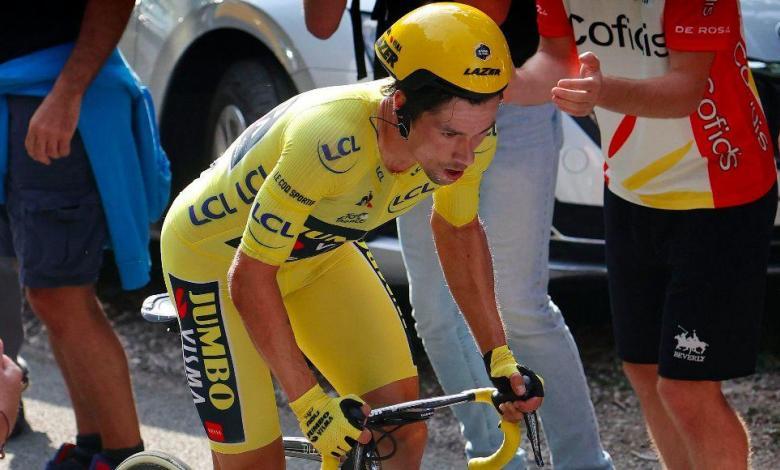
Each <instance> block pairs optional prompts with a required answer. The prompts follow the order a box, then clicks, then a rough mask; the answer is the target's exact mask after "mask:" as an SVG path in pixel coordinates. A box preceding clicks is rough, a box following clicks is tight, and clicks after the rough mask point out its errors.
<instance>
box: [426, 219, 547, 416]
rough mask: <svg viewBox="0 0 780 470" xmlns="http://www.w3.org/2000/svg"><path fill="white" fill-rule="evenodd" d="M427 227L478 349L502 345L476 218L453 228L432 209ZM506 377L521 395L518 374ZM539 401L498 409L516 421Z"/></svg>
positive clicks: (487, 259)
mask: <svg viewBox="0 0 780 470" xmlns="http://www.w3.org/2000/svg"><path fill="white" fill-rule="evenodd" d="M431 227H432V229H433V238H434V240H435V242H436V250H437V251H438V253H439V261H440V262H441V266H442V269H443V271H444V277H445V278H446V279H447V284H449V287H450V292H452V296H453V297H454V298H455V301H456V302H457V304H458V307H460V310H461V312H463V316H464V317H465V318H466V322H468V324H469V328H470V329H471V333H472V334H473V335H474V339H476V340H477V345H478V346H479V350H480V352H481V353H482V355H483V356H484V355H485V354H486V353H488V352H490V351H493V350H494V349H496V348H498V347H499V346H505V345H506V333H504V325H503V323H502V322H501V317H500V315H499V313H498V304H497V303H496V295H495V282H494V280H493V262H492V260H491V258H490V249H489V248H488V244H487V237H486V236H485V231H484V230H483V229H482V224H481V223H480V222H479V219H477V218H475V219H474V220H472V221H471V222H469V223H468V224H466V225H463V226H460V227H456V226H454V225H452V224H450V223H449V222H447V220H445V219H444V218H443V217H442V216H440V215H439V214H437V213H436V211H434V212H433V214H432V215H431ZM513 368H514V366H513ZM509 379H510V383H511V387H512V390H513V391H514V392H515V393H516V394H517V395H523V394H524V393H525V391H526V388H525V384H524V382H523V378H522V376H521V375H520V373H519V372H517V371H516V372H514V373H513V374H512V375H511V377H509ZM541 403H542V399H541V398H539V397H535V398H531V399H529V400H527V401H515V402H506V403H502V404H501V405H500V406H499V409H500V410H501V412H502V413H503V415H504V417H505V418H507V419H509V420H510V421H512V422H519V421H520V420H521V419H522V413H523V412H529V411H532V410H535V409H536V408H538V407H539V405H541Z"/></svg>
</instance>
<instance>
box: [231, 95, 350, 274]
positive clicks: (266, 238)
mask: <svg viewBox="0 0 780 470" xmlns="http://www.w3.org/2000/svg"><path fill="white" fill-rule="evenodd" d="M333 111H334V107H333V106H327V105H323V106H319V107H317V108H315V110H313V111H312V110H308V111H306V112H305V113H304V114H302V115H300V116H297V117H295V118H293V119H292V120H291V122H290V123H288V124H287V127H286V129H285V130H284V132H283V134H282V139H283V140H284V142H283V144H282V145H280V148H281V149H282V154H281V156H280V158H279V160H278V162H277V164H276V165H275V166H274V168H273V170H272V171H271V172H270V173H269V174H268V178H266V179H265V181H264V182H263V184H262V185H261V186H260V189H259V191H258V193H257V196H256V197H255V201H254V204H253V205H252V209H251V211H250V213H249V217H248V219H247V224H246V227H245V228H244V234H243V236H242V238H241V245H240V249H241V250H242V251H243V252H244V253H246V254H247V255H249V256H251V257H252V258H255V259H257V260H260V261H262V262H264V263H267V264H271V265H275V266H279V265H281V264H282V263H284V261H285V260H286V259H287V258H288V257H289V255H290V252H291V251H292V249H293V247H294V246H295V243H296V240H297V235H298V233H300V232H301V231H302V230H303V227H304V223H305V222H306V219H307V218H308V217H309V214H311V212H312V210H313V209H314V207H315V206H316V204H317V203H318V202H319V201H320V200H322V199H323V198H326V197H328V196H331V195H334V194H336V193H337V192H339V190H338V188H339V187H340V186H343V185H344V184H345V182H346V181H347V180H348V179H349V175H348V173H349V171H350V169H352V167H353V166H354V165H355V163H356V161H357V160H356V159H357V156H356V155H355V154H354V153H353V154H349V155H344V156H342V155H341V154H338V153H336V152H338V150H337V149H338V147H337V145H338V142H340V141H341V139H344V135H343V134H344V129H345V128H347V127H346V124H345V121H348V120H349V119H350V113H349V112H348V111H347V112H344V110H339V112H338V114H337V113H334V112H333ZM331 143H336V145H333V144H331Z"/></svg>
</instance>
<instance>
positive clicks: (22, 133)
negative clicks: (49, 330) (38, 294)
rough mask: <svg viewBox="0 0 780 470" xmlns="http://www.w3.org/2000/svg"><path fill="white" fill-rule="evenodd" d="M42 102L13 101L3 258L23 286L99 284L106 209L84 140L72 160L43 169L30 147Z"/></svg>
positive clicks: (0, 227) (77, 142) (77, 141)
mask: <svg viewBox="0 0 780 470" xmlns="http://www.w3.org/2000/svg"><path fill="white" fill-rule="evenodd" d="M41 100H42V99H41V98H36V97H27V96H8V110H9V133H8V137H9V138H8V175H7V178H6V195H5V196H6V206H5V207H4V208H3V209H4V210H3V211H2V212H3V213H2V214H0V252H1V253H0V254H4V255H7V256H15V257H16V258H17V261H18V265H19V279H20V281H21V283H22V285H24V286H26V287H33V288H45V287H64V286H77V285H85V284H94V283H95V282H96V281H97V278H98V274H99V273H100V267H101V265H102V263H103V250H104V248H105V247H106V245H107V243H108V230H107V227H106V221H105V216H104V214H103V206H102V204H101V200H100V194H99V193H98V190H97V185H96V184H95V178H94V176H93V175H92V168H91V167H90V163H89V159H88V158H87V154H86V151H85V150H84V144H83V142H82V141H81V137H80V135H79V133H78V131H76V134H75V135H74V137H73V140H72V141H71V154H70V155H69V156H68V157H65V158H60V159H57V160H53V161H52V163H51V164H50V165H43V164H41V163H38V162H36V161H35V160H33V159H32V158H30V156H29V154H28V153H27V151H26V150H25V147H24V139H25V137H26V135H27V128H28V125H29V122H30V118H31V117H32V115H33V113H34V112H35V110H36V109H37V108H38V105H39V104H40V103H41Z"/></svg>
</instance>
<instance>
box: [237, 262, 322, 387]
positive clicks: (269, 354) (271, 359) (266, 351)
mask: <svg viewBox="0 0 780 470" xmlns="http://www.w3.org/2000/svg"><path fill="white" fill-rule="evenodd" d="M277 271H278V267H277V266H271V265H269V264H265V263H263V262H261V261H258V260H255V259H253V258H250V257H249V256H247V255H246V254H244V253H243V252H242V251H241V250H238V252H237V253H236V258H235V259H234V260H233V265H232V266H231V269H230V272H229V274H228V279H229V285H230V296H231V299H232V300H233V304H234V305H235V306H236V308H237V309H238V312H239V314H240V316H241V319H242V320H243V322H244V326H245V327H246V329H247V331H248V332H249V337H250V338H251V339H252V342H253V343H254V345H255V348H257V350H258V351H259V352H260V354H261V355H262V356H263V358H264V359H265V362H266V365H268V367H269V368H270V369H271V372H272V373H273V375H274V377H276V379H277V380H278V381H279V384H280V385H281V386H282V388H283V389H284V391H285V393H286V394H287V398H288V399H289V400H290V401H294V400H295V399H297V398H298V397H300V396H301V395H303V394H304V393H306V392H307V391H308V390H309V389H311V388H312V387H313V386H314V385H316V384H317V380H316V379H315V377H314V374H312V372H311V371H310V370H309V366H308V365H307V363H306V359H305V358H304V356H303V353H302V352H301V350H300V349H299V348H298V344H297V343H296V341H295V336H294V335H293V331H292V327H291V326H290V321H289V318H288V317H287V310H286V309H285V307H284V302H283V301H282V295H281V292H280V291H279V285H278V284H277V282H276V272H277Z"/></svg>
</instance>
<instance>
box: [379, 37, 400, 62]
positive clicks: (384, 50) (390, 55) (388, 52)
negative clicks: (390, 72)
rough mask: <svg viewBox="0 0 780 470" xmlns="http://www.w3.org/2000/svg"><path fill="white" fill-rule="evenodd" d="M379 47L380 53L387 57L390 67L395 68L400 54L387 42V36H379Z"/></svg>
mask: <svg viewBox="0 0 780 470" xmlns="http://www.w3.org/2000/svg"><path fill="white" fill-rule="evenodd" d="M377 49H378V50H379V55H381V56H382V58H383V59H385V62H386V63H387V65H389V66H390V68H395V63H396V62H398V54H396V53H395V52H393V50H392V49H391V48H390V45H389V44H387V42H385V38H379V45H378V46H377Z"/></svg>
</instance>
